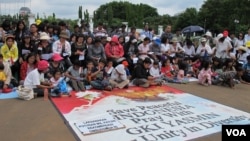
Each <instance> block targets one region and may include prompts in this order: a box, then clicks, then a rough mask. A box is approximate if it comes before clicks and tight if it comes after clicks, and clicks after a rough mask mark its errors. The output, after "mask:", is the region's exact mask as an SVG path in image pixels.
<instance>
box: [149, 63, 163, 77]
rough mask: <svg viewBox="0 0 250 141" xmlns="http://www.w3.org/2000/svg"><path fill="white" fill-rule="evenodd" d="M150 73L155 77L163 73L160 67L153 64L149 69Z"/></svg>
mask: <svg viewBox="0 0 250 141" xmlns="http://www.w3.org/2000/svg"><path fill="white" fill-rule="evenodd" d="M149 74H150V75H151V76H153V77H160V76H161V74H160V69H159V68H155V67H154V66H152V67H151V68H150V69H149Z"/></svg>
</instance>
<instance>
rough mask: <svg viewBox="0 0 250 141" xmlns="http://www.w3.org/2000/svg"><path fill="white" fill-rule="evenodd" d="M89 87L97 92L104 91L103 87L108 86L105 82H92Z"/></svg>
mask: <svg viewBox="0 0 250 141" xmlns="http://www.w3.org/2000/svg"><path fill="white" fill-rule="evenodd" d="M90 85H91V86H92V87H93V88H94V89H97V90H104V88H105V87H107V86H108V85H109V83H108V81H106V80H94V81H91V82H90Z"/></svg>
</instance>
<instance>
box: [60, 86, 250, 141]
mask: <svg viewBox="0 0 250 141" xmlns="http://www.w3.org/2000/svg"><path fill="white" fill-rule="evenodd" d="M164 87H165V86H164ZM135 89H136V90H135ZM163 89H165V91H166V92H163ZM170 89H171V90H170ZM87 93H88V92H85V94H81V95H82V96H83V97H80V98H78V99H81V98H83V99H84V97H85V96H87ZM97 93H98V92H95V98H96V99H98V100H97V101H94V102H92V105H88V102H87V103H85V104H83V105H81V106H77V107H74V108H73V109H72V110H71V111H70V112H68V113H65V114H63V116H64V117H65V119H66V120H67V121H68V123H69V125H70V126H71V128H72V129H73V130H74V132H75V134H76V135H77V136H78V137H79V139H80V140H87V141H99V140H100V138H102V139H103V140H106V141H117V140H119V141H163V140H168V141H180V140H190V139H194V138H198V137H202V136H205V135H209V134H213V133H216V132H220V131H221V127H222V125H231V124H250V114H249V113H246V112H243V111H239V110H237V109H233V108H230V107H227V106H224V105H221V104H218V103H215V102H212V101H209V100H206V99H203V98H200V97H197V96H193V95H191V94H188V93H183V92H181V91H178V90H176V91H175V90H173V88H169V87H165V88H162V87H155V88H154V89H143V90H140V91H138V90H137V88H132V89H128V90H118V91H114V94H111V93H112V92H110V93H102V92H99V94H97ZM76 95H77V94H76ZM87 97H89V96H87ZM76 99H77V98H76ZM83 99H82V101H84V100H83ZM92 101H93V100H92ZM55 105H56V103H55ZM59 110H60V109H59ZM103 115H110V116H112V117H113V118H114V120H115V122H119V123H120V124H121V126H122V125H123V126H124V128H116V129H115V130H110V131H108V130H105V131H104V132H97V133H94V134H89V135H86V134H83V133H82V132H81V131H80V130H79V127H78V126H77V125H76V123H79V122H82V121H91V120H93V119H95V120H98V119H102V117H103ZM121 126H120V127H121ZM107 128H108V126H107Z"/></svg>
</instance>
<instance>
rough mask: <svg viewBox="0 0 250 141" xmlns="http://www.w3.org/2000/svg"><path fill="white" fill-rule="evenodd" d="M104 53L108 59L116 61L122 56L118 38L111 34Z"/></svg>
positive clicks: (122, 51)
mask: <svg viewBox="0 0 250 141" xmlns="http://www.w3.org/2000/svg"><path fill="white" fill-rule="evenodd" d="M105 54H106V56H107V58H108V59H110V60H113V61H114V63H116V62H117V63H118V60H119V59H120V58H122V57H123V56H124V50H123V46H122V45H121V44H120V43H119V41H118V38H117V37H116V36H113V37H112V39H111V41H110V42H109V43H107V44H106V46H105Z"/></svg>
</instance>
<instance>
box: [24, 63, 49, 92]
mask: <svg viewBox="0 0 250 141" xmlns="http://www.w3.org/2000/svg"><path fill="white" fill-rule="evenodd" d="M48 68H49V63H48V62H47V61H45V60H42V61H39V62H38V67H37V68H36V69H34V70H32V71H31V72H30V73H28V75H27V76H26V78H25V80H24V86H25V87H28V88H31V89H33V90H34V93H36V94H37V96H46V95H48V94H49V89H51V88H53V85H52V83H50V82H48V81H45V78H44V73H45V72H47V70H48Z"/></svg>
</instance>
